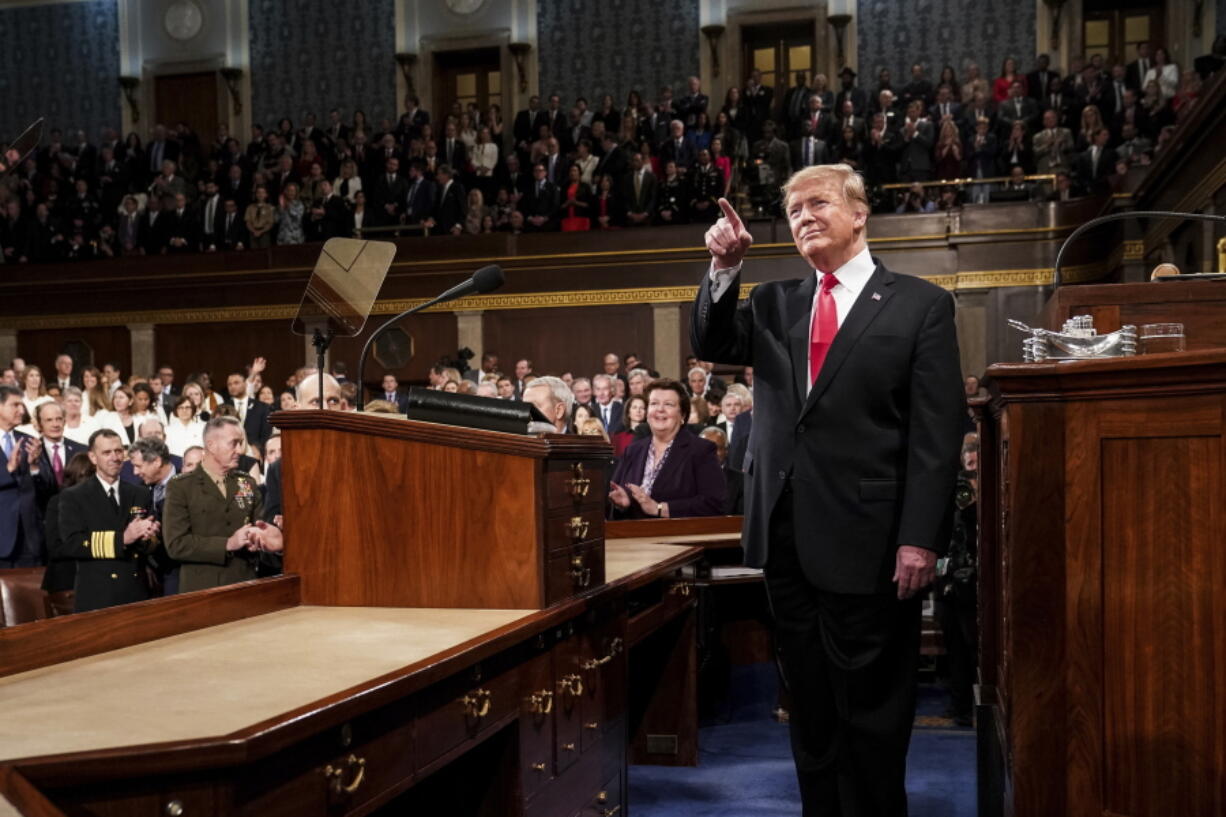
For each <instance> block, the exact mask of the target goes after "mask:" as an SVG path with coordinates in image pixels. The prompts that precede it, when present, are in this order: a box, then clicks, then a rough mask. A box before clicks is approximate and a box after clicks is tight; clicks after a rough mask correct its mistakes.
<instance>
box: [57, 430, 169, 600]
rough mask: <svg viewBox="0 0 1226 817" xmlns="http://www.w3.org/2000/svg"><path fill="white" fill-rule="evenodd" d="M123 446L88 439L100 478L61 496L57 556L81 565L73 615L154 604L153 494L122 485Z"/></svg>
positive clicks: (99, 435) (108, 437)
mask: <svg viewBox="0 0 1226 817" xmlns="http://www.w3.org/2000/svg"><path fill="white" fill-rule="evenodd" d="M123 455H124V445H123V441H122V440H121V439H120V438H119V435H118V434H116V433H115V432H114V431H111V430H110V429H107V428H104V429H99V430H98V431H95V432H94V433H93V434H91V435H90V438H89V459H90V462H92V463H93V464H94V468H95V471H96V473H95V476H94V478H93V479H86V480H85V481H83V482H81V483H80V484H78V485H74V486H72V487H71V488H69V489H67V490H66V491H64V492H63V493H62V494H61V495H60V507H59V526H60V531H61V535H60V538H59V541H58V542H52V543H50V545H51V547H52V548H55V549H56V552H55V553H53V556H56V557H58V558H63V559H75V560H77V579H76V585H75V589H76V600H75V602H74V605H73V610H74V612H78V613H81V612H84V611H86V610H98V609H100V608H103V607H111V606H113V605H116V604H127V603H128V602H132V601H143V600H144V599H147V598H149V588H148V585H147V584H146V582H145V557H146V554H147V553H148V552H149V550H151V549H152V548H153V547H156V545H157V541H158V539H157V535H158V530H159V526H158V523H157V520H155V519H153V518H152V516H151V513H152V503H151V500H150V496H149V489H148V488H144V487H142V486H137V485H130V484H128V483H126V482H121V481H120V480H119V469H120V468H121V467H123Z"/></svg>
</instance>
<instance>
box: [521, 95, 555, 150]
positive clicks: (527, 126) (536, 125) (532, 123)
mask: <svg viewBox="0 0 1226 817" xmlns="http://www.w3.org/2000/svg"><path fill="white" fill-rule="evenodd" d="M544 124H548V123H547V122H546V119H545V112H544V111H543V110H541V98H540V97H539V96H535V95H533V96H531V97H529V98H528V107H527V108H525V109H524V110H522V111H520V112H519V113H517V114H515V125H514V127H513V130H514V133H515V149H516V150H517V151H519V152H520V153H521V154H523V155H524V156H525V157H526V156H527V155H528V149H529V148H530V147H531V145H532V143H533V142H534V141H535V140H536V137H537V134H539V133H540V132H541V125H544Z"/></svg>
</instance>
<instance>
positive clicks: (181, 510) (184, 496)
mask: <svg viewBox="0 0 1226 817" xmlns="http://www.w3.org/2000/svg"><path fill="white" fill-rule="evenodd" d="M257 519H263V500H262V499H261V498H260V490H259V486H257V485H256V483H255V480H254V479H252V478H251V476H250V475H248V474H245V473H243V472H241V471H238V470H233V471H230V472H229V473H228V474H226V476H225V477H224V478H222V479H215V478H214V476H213V475H212V474H210V473H209V472H208V471H207V470H205V468H204V466H203V465H201V466H200V467H198V468H196V469H195V470H194V471H192V472H191V473H187V474H180V475H179V476H177V477H175V478H174V479H172V480H171V481H170V482H169V484H167V486H166V504H165V505H164V507H163V509H162V537H163V539H164V540H165V542H166V552H167V553H169V554H170V557H171V558H172V559H175V560H176V561H178V562H180V563H181V565H182V567H181V568H180V570H179V592H180V593H188V592H191V591H192V590H205V589H207V588H210V587H221V586H222V585H226V584H234V583H236V582H245V581H247V580H248V579H254V578H256V568H257V566H258V565H259V562H260V556H261V554H259V553H256V552H253V551H249V550H246V549H243V550H236V551H228V550H226V541H227V540H229V538H230V536H231V535H232V534H233V533H234V532H235V531H236V530H238V529H239V528H241V527H243V526H244V525H250V524H252V523H254V522H255V521H256V520H257ZM269 558H270V560H271V558H272V557H271V556H270V557H269Z"/></svg>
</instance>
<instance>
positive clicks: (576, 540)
mask: <svg viewBox="0 0 1226 817" xmlns="http://www.w3.org/2000/svg"><path fill="white" fill-rule="evenodd" d="M600 539H604V506H603V505H599V506H591V507H587V508H575V509H566V510H565V511H563V512H561V513H558V512H555V513H554V514H552V515H550V516H549V517H547V518H546V519H545V549H546V550H547V551H549V552H550V553H555V552H557V551H559V550H564V549H565V548H569V547H575V546H578V545H582V544H586V543H588V542H593V541H596V540H600Z"/></svg>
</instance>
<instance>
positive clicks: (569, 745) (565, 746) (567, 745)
mask: <svg viewBox="0 0 1226 817" xmlns="http://www.w3.org/2000/svg"><path fill="white" fill-rule="evenodd" d="M562 748H563V749H565V750H566V751H568V752H573V751H575V744H573V743H563V744H562Z"/></svg>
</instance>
